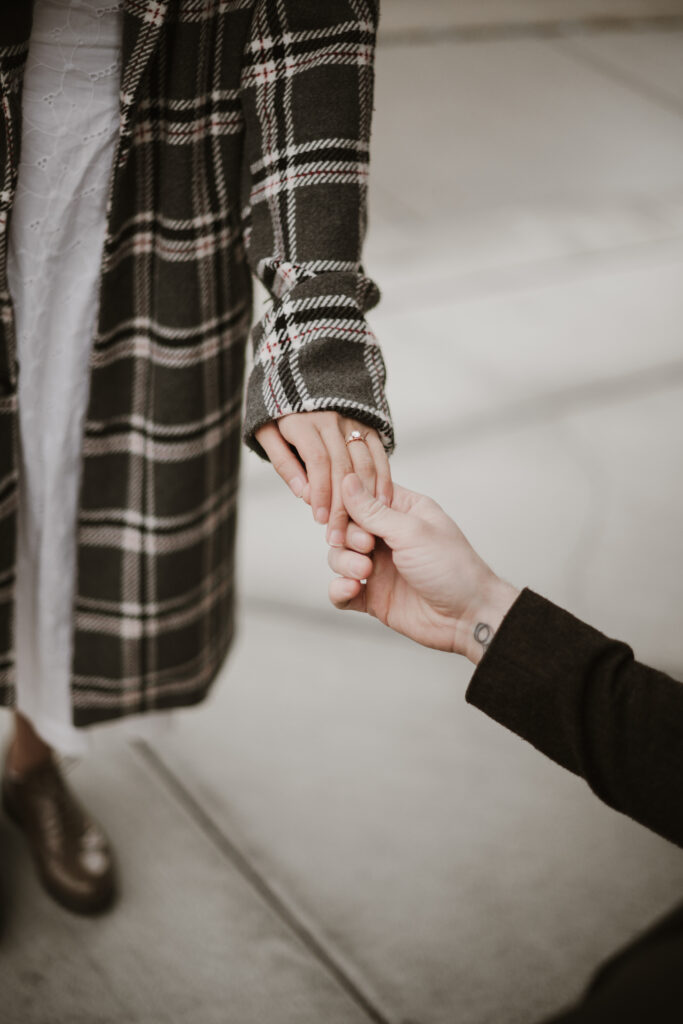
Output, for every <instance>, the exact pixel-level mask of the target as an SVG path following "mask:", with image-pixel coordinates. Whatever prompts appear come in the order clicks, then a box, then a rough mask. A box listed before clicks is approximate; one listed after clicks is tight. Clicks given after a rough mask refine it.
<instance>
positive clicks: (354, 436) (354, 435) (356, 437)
mask: <svg viewBox="0 0 683 1024" xmlns="http://www.w3.org/2000/svg"><path fill="white" fill-rule="evenodd" d="M367 436H368V435H367V434H361V432H360V430H352V431H351V433H350V434H349V436H348V437H347V438H346V444H351V443H352V442H353V441H362V442H363V443H365V438H366V437H367Z"/></svg>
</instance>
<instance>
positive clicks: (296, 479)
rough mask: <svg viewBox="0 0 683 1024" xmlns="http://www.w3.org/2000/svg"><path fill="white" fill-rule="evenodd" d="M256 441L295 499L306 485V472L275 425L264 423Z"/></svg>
mask: <svg viewBox="0 0 683 1024" xmlns="http://www.w3.org/2000/svg"><path fill="white" fill-rule="evenodd" d="M256 440H257V441H258V443H259V444H260V445H261V447H262V448H263V450H264V452H265V453H266V455H267V456H268V458H269V459H270V461H271V463H272V466H273V469H274V470H275V472H276V473H277V474H278V476H280V477H282V479H283V480H284V482H285V483H286V484H287V486H288V487H289V489H290V490H291V492H292V493H293V494H295V495H296V497H297V498H300V497H301V496H302V495H303V493H304V488H305V487H306V484H307V483H308V481H307V479H306V472H305V470H304V468H303V466H302V465H301V463H300V462H299V460H298V459H297V457H296V455H295V454H294V452H293V451H292V449H291V448H290V446H289V445H288V444H287V442H286V441H285V439H284V437H283V436H282V434H281V433H280V430H279V428H278V426H277V424H276V423H266V425H265V426H263V427H261V428H260V429H259V430H257V432H256Z"/></svg>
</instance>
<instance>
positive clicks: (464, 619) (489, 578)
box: [328, 475, 519, 664]
mask: <svg viewBox="0 0 683 1024" xmlns="http://www.w3.org/2000/svg"><path fill="white" fill-rule="evenodd" d="M343 497H344V502H345V505H346V509H347V511H348V513H349V515H350V516H351V519H352V521H353V523H352V525H353V524H357V525H358V526H360V527H362V529H363V530H365V531H367V532H368V533H372V534H374V535H375V536H376V537H378V538H381V539H379V540H378V542H377V544H376V547H375V551H374V555H373V556H372V557H369V556H368V555H366V554H360V553H359V552H358V551H356V550H352V549H351V548H352V545H351V542H350V543H349V544H348V545H347V547H346V548H343V549H341V550H333V551H330V553H329V556H328V561H329V564H330V568H331V569H332V570H333V571H334V572H336V573H339V574H340V576H341V577H343V578H342V579H335V580H333V581H332V583H331V584H330V600H331V601H332V603H333V604H334V605H335V606H336V607H337V608H350V609H353V610H355V611H364V612H368V613H369V614H370V615H374V616H375V617H376V618H378V619H379V620H380V621H381V622H383V623H384V624H385V625H387V626H389V627H390V628H391V629H394V630H396V631H397V632H399V633H403V634H404V635H405V636H408V637H410V638H411V639H413V640H417V642H418V643H421V644H424V645H425V646H427V647H435V648H437V649H438V650H441V651H454V652H455V653H457V654H463V655H465V656H466V657H468V658H469V659H470V660H471V661H473V662H474V663H475V664H476V663H477V662H478V661H479V660H480V658H481V656H482V654H483V653H484V651H485V649H486V647H487V646H488V643H489V642H490V640H491V639H492V637H493V634H494V633H495V631H496V630H497V629H498V626H499V625H500V623H501V622H502V620H503V618H504V616H505V615H506V613H507V611H508V610H509V609H510V607H511V606H512V604H513V603H514V601H515V600H516V598H517V596H518V594H519V591H517V590H515V588H514V587H512V586H510V585H509V584H508V583H504V582H503V581H502V580H500V579H498V577H497V576H496V575H495V573H494V572H493V571H492V570H491V569H489V567H488V566H487V565H486V563H485V562H483V561H482V559H481V558H480V557H479V555H478V554H477V553H476V551H474V549H473V548H472V547H471V545H470V544H469V542H468V541H467V539H466V537H465V536H464V535H463V533H462V532H461V531H460V530H459V528H458V527H457V526H456V524H455V523H454V522H453V520H452V519H451V518H450V517H449V516H447V515H446V513H445V512H444V511H443V509H442V508H441V507H440V506H439V505H437V503H436V502H435V501H432V499H431V498H427V497H425V496H424V495H422V494H416V493H415V492H414V491H408V490H406V489H405V488H403V487H399V486H398V485H395V486H394V500H393V506H392V507H391V508H387V507H386V506H385V505H382V504H381V503H380V502H379V501H378V500H377V499H376V498H374V497H373V496H372V494H370V493H369V492H368V491H367V490H366V489H365V488H364V486H363V484H362V483H361V481H360V480H359V479H358V477H357V476H353V475H352V476H349V477H348V478H347V479H346V480H345V481H344V485H343ZM349 530H350V528H349ZM363 581H367V582H363Z"/></svg>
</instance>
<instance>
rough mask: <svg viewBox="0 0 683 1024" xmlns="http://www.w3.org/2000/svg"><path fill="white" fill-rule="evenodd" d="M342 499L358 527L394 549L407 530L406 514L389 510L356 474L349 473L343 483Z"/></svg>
mask: <svg viewBox="0 0 683 1024" xmlns="http://www.w3.org/2000/svg"><path fill="white" fill-rule="evenodd" d="M342 497H343V498H344V505H345V506H346V511H347V512H348V513H349V516H350V517H351V519H353V521H354V522H355V523H357V524H358V526H362V527H363V529H364V530H368V531H369V532H370V533H373V534H374V535H375V536H376V537H381V538H382V540H385V541H386V542H387V544H388V545H389V547H392V546H393V544H392V540H393V541H394V543H395V542H396V541H397V540H398V537H399V535H400V534H401V532H402V531H403V530H404V529H405V527H406V524H407V520H408V517H407V515H406V514H405V512H399V511H398V510H397V509H393V508H388V507H387V506H386V505H384V504H383V503H382V502H381V501H380V500H379V499H378V498H375V497H374V496H373V495H372V494H371V493H370V491H369V490H368V489H367V487H365V485H364V484H363V482H362V480H361V479H360V477H359V476H357V475H356V474H355V473H349V474H348V476H345V477H344V480H343V483H342Z"/></svg>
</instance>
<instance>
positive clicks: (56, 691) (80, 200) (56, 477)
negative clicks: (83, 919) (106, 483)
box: [8, 0, 168, 755]
mask: <svg viewBox="0 0 683 1024" xmlns="http://www.w3.org/2000/svg"><path fill="white" fill-rule="evenodd" d="M122 20H123V18H122V9H121V2H120V0H119V2H116V0H36V2H35V5H34V21H33V29H32V34H31V40H30V45H29V54H28V62H27V67H26V74H25V78H24V91H23V108H22V109H23V128H22V152H21V162H20V165H19V176H18V186H17V194H16V199H15V203H14V208H13V211H12V217H11V221H10V235H9V251H8V257H9V265H8V276H9V286H10V293H11V295H12V298H13V301H14V307H15V314H16V326H17V356H18V360H19V427H20V442H21V464H20V514H19V536H18V545H19V550H18V561H17V574H18V575H17V597H16V651H17V707H18V708H19V710H20V711H22V712H23V713H24V714H25V715H26V716H27V717H28V718H29V719H30V720H31V721H32V723H33V725H34V726H35V728H36V729H37V731H38V732H39V733H40V734H41V735H42V736H43V738H44V739H45V740H46V741H47V742H48V743H50V744H52V745H53V746H54V747H56V748H57V750H59V751H60V752H61V753H63V754H70V755H74V754H76V755H77V754H80V753H83V752H84V751H85V749H86V748H87V745H88V740H89V738H90V736H91V734H92V730H88V731H87V732H86V731H84V730H82V729H76V728H75V727H74V726H73V724H72V722H71V698H70V676H71V655H72V646H73V639H72V605H73V596H74V583H75V566H76V518H77V505H78V487H79V478H80V463H81V443H82V433H83V421H84V416H85V411H86V404H87V399H88V383H89V353H90V348H91V344H92V339H93V336H94V331H95V321H96V316H97V302H98V282H99V270H100V263H101V254H102V246H103V243H104V234H105V214H106V202H107V194H108V188H109V178H110V172H111V166H112V161H113V156H114V149H115V145H116V138H117V133H118V127H119V99H118V94H119V82H120V70H121V69H120V50H121V31H122ZM162 718H163V720H164V721H166V720H167V719H168V713H165V714H162V715H154V716H147V715H145V716H144V718H140V719H138V720H137V721H136V720H135V719H133V720H130V719H124V720H122V721H121V722H119V723H115V724H116V726H117V727H118V726H123V727H126V729H127V730H131V729H132V730H133V731H134V732H136V733H137V734H140V733H142V732H147V731H148V730H149V729H150V728H154V727H155V725H158V723H159V721H160V720H161V719H162ZM107 729H108V730H110V729H111V726H108V727H107ZM97 731H98V732H99V731H101V730H100V728H99V727H98V730H97Z"/></svg>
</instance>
